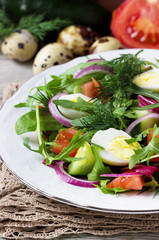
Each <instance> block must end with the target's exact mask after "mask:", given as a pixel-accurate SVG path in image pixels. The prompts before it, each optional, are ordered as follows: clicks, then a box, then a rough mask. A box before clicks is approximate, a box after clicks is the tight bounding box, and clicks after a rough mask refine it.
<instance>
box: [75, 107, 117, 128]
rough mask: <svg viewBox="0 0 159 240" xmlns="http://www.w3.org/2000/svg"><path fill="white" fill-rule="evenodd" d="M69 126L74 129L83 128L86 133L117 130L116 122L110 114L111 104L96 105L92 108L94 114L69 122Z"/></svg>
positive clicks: (111, 113)
mask: <svg viewBox="0 0 159 240" xmlns="http://www.w3.org/2000/svg"><path fill="white" fill-rule="evenodd" d="M71 124H72V125H73V126H76V127H80V128H85V129H87V131H91V130H94V131H98V130H105V129H108V128H111V127H113V128H117V127H118V126H119V122H118V120H117V119H116V118H115V117H114V115H113V112H112V104H111V103H110V102H108V103H107V104H106V105H103V104H101V105H97V106H96V107H95V108H94V113H92V114H91V115H89V116H86V117H82V118H79V119H75V120H72V121H71Z"/></svg>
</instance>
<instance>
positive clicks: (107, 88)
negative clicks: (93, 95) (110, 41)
mask: <svg viewBox="0 0 159 240" xmlns="http://www.w3.org/2000/svg"><path fill="white" fill-rule="evenodd" d="M137 55H138V53H137V54H136V55H133V54H121V55H120V57H118V58H115V59H113V60H111V61H106V62H105V63H106V65H108V66H110V67H112V68H113V74H111V75H110V74H106V75H105V77H104V78H103V79H101V85H100V86H99V89H98V90H99V96H98V97H99V98H100V99H104V100H107V99H108V98H109V97H111V98H113V99H116V100H118V101H119V102H120V101H121V102H122V99H124V98H126V97H128V95H129V94H130V93H128V92H127V88H131V86H132V85H133V79H134V77H135V76H137V75H139V74H141V73H143V72H144V71H145V66H146V65H147V63H146V62H145V61H143V60H141V59H140V58H138V57H137Z"/></svg>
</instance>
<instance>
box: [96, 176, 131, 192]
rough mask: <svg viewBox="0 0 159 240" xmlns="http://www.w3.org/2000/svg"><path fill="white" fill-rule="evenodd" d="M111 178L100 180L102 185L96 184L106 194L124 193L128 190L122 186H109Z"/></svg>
mask: <svg viewBox="0 0 159 240" xmlns="http://www.w3.org/2000/svg"><path fill="white" fill-rule="evenodd" d="M109 181H110V180H109V179H107V180H101V181H100V185H101V186H96V187H97V188H99V189H100V190H101V191H102V193H104V194H116V193H122V192H126V191H128V190H126V189H123V188H120V187H115V188H107V184H108V182H109Z"/></svg>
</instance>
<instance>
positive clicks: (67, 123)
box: [48, 92, 72, 127]
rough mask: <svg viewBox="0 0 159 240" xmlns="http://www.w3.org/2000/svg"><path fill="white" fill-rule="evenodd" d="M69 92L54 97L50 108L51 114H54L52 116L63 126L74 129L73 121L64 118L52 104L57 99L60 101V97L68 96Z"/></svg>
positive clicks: (49, 105) (50, 102)
mask: <svg viewBox="0 0 159 240" xmlns="http://www.w3.org/2000/svg"><path fill="white" fill-rule="evenodd" d="M67 94H68V93H67V92H63V93H59V94H57V95H55V96H54V97H52V98H51V99H50V101H49V104H48V107H49V110H50V113H51V114H52V116H53V117H54V118H55V119H56V120H57V121H58V122H59V123H61V124H63V125H64V126H66V127H72V124H71V120H70V119H68V118H66V117H64V116H63V115H62V114H61V113H60V112H59V110H58V108H57V106H56V105H55V104H54V103H53V102H52V101H53V100H55V99H58V98H59V97H61V96H63V95H67Z"/></svg>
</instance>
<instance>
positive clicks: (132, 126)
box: [125, 113, 159, 134]
mask: <svg viewBox="0 0 159 240" xmlns="http://www.w3.org/2000/svg"><path fill="white" fill-rule="evenodd" d="M148 118H156V119H159V114H158V113H149V114H147V115H144V116H143V117H140V118H138V119H136V120H135V121H133V122H132V123H131V124H130V125H129V126H128V128H127V129H126V130H125V132H127V133H128V134H130V133H131V131H132V129H133V128H134V127H135V126H136V125H137V124H139V123H141V122H142V121H143V120H145V119H148Z"/></svg>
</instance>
